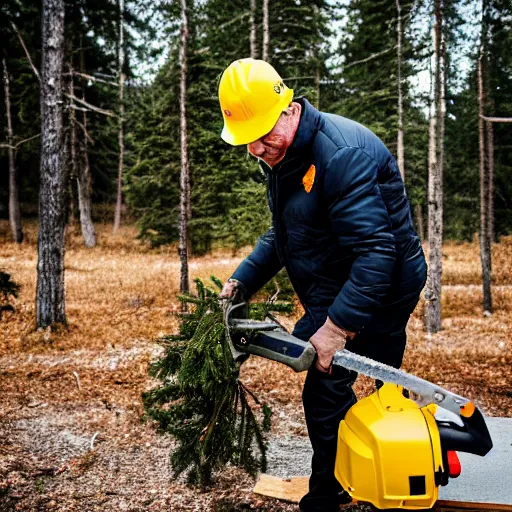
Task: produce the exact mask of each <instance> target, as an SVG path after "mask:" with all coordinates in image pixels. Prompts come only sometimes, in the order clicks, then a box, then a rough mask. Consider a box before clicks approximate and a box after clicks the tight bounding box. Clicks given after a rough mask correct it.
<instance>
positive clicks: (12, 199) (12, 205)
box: [2, 56, 23, 244]
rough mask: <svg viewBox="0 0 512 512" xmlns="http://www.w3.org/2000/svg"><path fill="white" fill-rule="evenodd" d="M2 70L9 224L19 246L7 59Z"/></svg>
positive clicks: (16, 189) (3, 60) (17, 199)
mask: <svg viewBox="0 0 512 512" xmlns="http://www.w3.org/2000/svg"><path fill="white" fill-rule="evenodd" d="M2 66H3V69H4V97H5V115H6V117H7V143H8V144H9V148H8V153H9V223H10V225H11V233H12V238H13V240H14V241H15V242H16V243H18V244H21V242H23V230H22V227H21V212H20V201H19V194H18V181H17V179H16V155H15V150H14V148H13V145H14V134H13V131H12V120H11V95H10V90H9V72H8V71H7V59H6V57H5V56H4V58H3V59H2Z"/></svg>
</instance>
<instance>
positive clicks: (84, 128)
mask: <svg viewBox="0 0 512 512" xmlns="http://www.w3.org/2000/svg"><path fill="white" fill-rule="evenodd" d="M75 109H76V110H81V111H82V112H89V109H87V108H80V107H78V108H77V107H75ZM73 122H74V123H75V124H77V125H78V126H79V127H80V128H81V129H82V131H83V132H84V135H85V138H86V139H87V140H88V141H89V142H90V143H91V144H94V140H93V139H92V138H91V136H90V135H89V133H88V132H87V128H86V127H85V126H84V125H83V124H82V123H81V122H80V121H79V120H78V119H74V120H73Z"/></svg>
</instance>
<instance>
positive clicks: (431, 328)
mask: <svg viewBox="0 0 512 512" xmlns="http://www.w3.org/2000/svg"><path fill="white" fill-rule="evenodd" d="M434 13H435V26H434V31H433V41H434V77H433V80H434V105H433V107H432V111H431V112H432V115H431V119H430V128H429V165H428V167H429V169H428V175H429V184H428V243H429V248H430V250H429V279H428V284H427V290H426V293H425V295H426V299H427V306H426V312H425V321H426V328H427V332H428V333H429V334H433V333H436V332H438V331H439V330H440V329H441V292H442V290H441V277H442V271H443V265H442V244H443V161H444V142H443V141H444V117H445V112H446V104H445V43H444V27H443V3H442V0H435V2H434Z"/></svg>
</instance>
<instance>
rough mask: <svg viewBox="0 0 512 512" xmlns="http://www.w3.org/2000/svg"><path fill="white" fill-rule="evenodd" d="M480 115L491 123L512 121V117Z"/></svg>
mask: <svg viewBox="0 0 512 512" xmlns="http://www.w3.org/2000/svg"><path fill="white" fill-rule="evenodd" d="M480 117H481V118H482V119H483V120H484V121H488V122H489V123H512V117H487V116H484V115H481V116H480Z"/></svg>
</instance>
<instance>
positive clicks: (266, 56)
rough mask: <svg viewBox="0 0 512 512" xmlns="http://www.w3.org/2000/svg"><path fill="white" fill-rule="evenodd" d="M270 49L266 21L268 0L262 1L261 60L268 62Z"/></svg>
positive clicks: (267, 23) (268, 30)
mask: <svg viewBox="0 0 512 512" xmlns="http://www.w3.org/2000/svg"><path fill="white" fill-rule="evenodd" d="M269 49H270V28H269V21H268V0H263V60H264V61H266V62H268V59H269Z"/></svg>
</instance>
